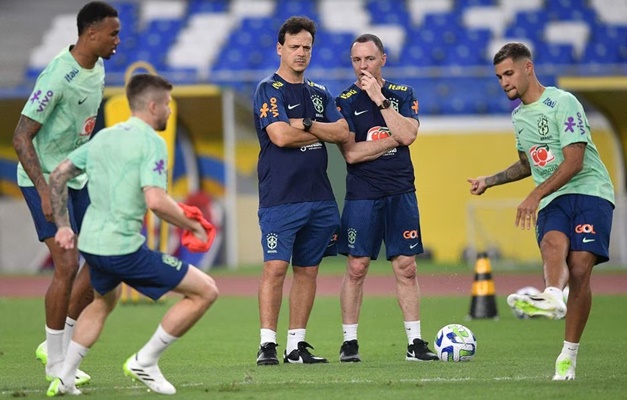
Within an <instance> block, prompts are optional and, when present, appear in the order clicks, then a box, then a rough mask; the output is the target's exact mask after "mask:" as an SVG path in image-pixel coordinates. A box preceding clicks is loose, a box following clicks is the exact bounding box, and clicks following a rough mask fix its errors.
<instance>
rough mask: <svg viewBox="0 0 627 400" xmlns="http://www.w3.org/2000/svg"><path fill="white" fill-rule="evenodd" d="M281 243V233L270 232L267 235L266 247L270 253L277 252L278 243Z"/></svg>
mask: <svg viewBox="0 0 627 400" xmlns="http://www.w3.org/2000/svg"><path fill="white" fill-rule="evenodd" d="M278 244H279V235H277V234H276V233H274V232H272V233H268V235H266V247H267V249H268V253H276V248H277V245H278Z"/></svg>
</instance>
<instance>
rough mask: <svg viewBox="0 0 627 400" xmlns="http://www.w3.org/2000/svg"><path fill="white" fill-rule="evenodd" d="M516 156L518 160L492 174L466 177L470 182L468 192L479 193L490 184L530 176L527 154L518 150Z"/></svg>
mask: <svg viewBox="0 0 627 400" xmlns="http://www.w3.org/2000/svg"><path fill="white" fill-rule="evenodd" d="M518 157H519V160H518V161H516V162H515V163H514V164H512V165H510V166H509V167H508V168H507V169H505V170H503V171H501V172H498V173H496V174H494V175H492V176H479V177H477V178H474V179H473V178H468V179H467V181H468V182H469V183H470V193H471V194H475V195H481V194H483V193H484V192H485V191H486V190H488V188H490V187H492V186H497V185H502V184H504V183H509V182H515V181H519V180H521V179H523V178H526V177H528V176H530V175H531V166H530V165H529V159H528V158H527V155H526V154H525V153H524V152H522V151H519V152H518Z"/></svg>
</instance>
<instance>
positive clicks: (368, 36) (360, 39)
mask: <svg viewBox="0 0 627 400" xmlns="http://www.w3.org/2000/svg"><path fill="white" fill-rule="evenodd" d="M368 42H372V43H374V45H375V46H377V49H379V51H380V52H381V54H385V50H384V49H383V42H381V39H379V37H378V36H377V35H374V34H372V33H364V34H363V35H359V36H357V38H356V39H355V40H353V43H351V49H352V48H353V45H354V44H355V43H368Z"/></svg>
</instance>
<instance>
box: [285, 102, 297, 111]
mask: <svg viewBox="0 0 627 400" xmlns="http://www.w3.org/2000/svg"><path fill="white" fill-rule="evenodd" d="M298 106H300V103H298V104H288V105H287V109H288V110H293V109H295V108H296V107H298Z"/></svg>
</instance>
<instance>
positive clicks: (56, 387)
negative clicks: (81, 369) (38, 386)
mask: <svg viewBox="0 0 627 400" xmlns="http://www.w3.org/2000/svg"><path fill="white" fill-rule="evenodd" d="M64 394H69V395H70V396H79V395H81V394H83V392H81V391H80V390H78V389H77V388H76V385H72V386H65V385H64V384H63V381H62V380H61V379H59V378H54V379H53V380H52V382H51V383H50V386H48V390H47V391H46V396H48V397H55V396H63V395H64Z"/></svg>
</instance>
